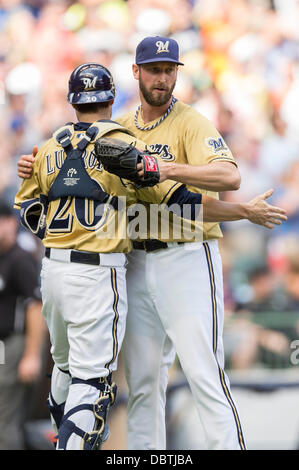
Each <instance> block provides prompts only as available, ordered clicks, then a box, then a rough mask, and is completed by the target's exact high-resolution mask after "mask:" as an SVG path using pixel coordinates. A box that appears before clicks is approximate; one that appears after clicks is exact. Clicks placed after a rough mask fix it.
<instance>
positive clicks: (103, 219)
mask: <svg viewBox="0 0 299 470" xmlns="http://www.w3.org/2000/svg"><path fill="white" fill-rule="evenodd" d="M111 122H112V121H102V122H101V121H98V123H97V124H99V123H100V125H101V126H102V127H104V128H105V126H106V129H107V128H108V127H107V126H110V127H111ZM80 124H81V123H78V124H76V125H73V126H72V137H71V142H72V145H73V147H74V148H75V147H76V145H77V143H78V142H79V141H80V140H81V139H82V138H83V137H84V135H85V132H84V126H83V125H81V127H80ZM83 124H84V123H83ZM113 126H114V130H112V131H110V132H109V134H108V135H106V137H113V138H116V139H120V140H123V141H125V142H127V143H129V144H130V143H132V142H136V146H137V148H138V149H140V150H143V149H144V148H145V144H144V143H143V142H141V141H139V140H138V139H136V138H135V137H133V136H132V135H129V134H127V133H125V132H121V131H120V130H118V129H119V128H120V126H119V124H116V123H114V124H112V127H113ZM87 127H88V125H87V126H86V125H85V129H86V128H87ZM55 134H57V132H56V133H55ZM55 134H54V135H55ZM54 135H53V137H52V138H50V139H49V140H48V141H47V142H45V143H44V145H43V146H42V147H41V148H40V150H39V152H38V153H37V155H36V157H35V163H34V166H33V173H32V176H31V178H30V179H24V180H23V182H22V184H21V187H20V189H19V191H18V193H17V195H16V197H15V204H14V207H15V208H16V209H20V208H21V203H22V202H23V201H27V200H30V199H34V198H38V197H39V196H40V195H41V194H43V195H48V193H49V190H50V188H51V185H52V184H53V182H54V181H55V179H56V177H57V175H58V173H59V170H60V169H61V168H62V165H63V163H64V160H65V158H66V153H65V151H64V150H63V148H62V147H61V146H59V145H58V143H57V141H56V140H55V138H54ZM92 151H93V143H89V144H88V146H87V147H86V150H85V151H84V153H83V155H82V157H81V158H82V159H83V162H84V167H85V169H86V171H87V173H88V175H89V176H90V177H91V178H92V180H94V181H95V182H96V184H97V185H98V188H99V189H100V190H103V191H104V192H105V193H107V194H108V195H111V197H113V196H117V197H121V198H120V200H121V201H122V202H124V204H125V208H127V207H129V206H132V205H134V204H136V202H137V201H140V200H142V201H145V202H148V203H153V204H157V205H158V204H161V203H163V204H164V203H166V202H167V200H168V199H169V198H170V197H171V195H172V194H173V192H174V191H175V190H176V189H177V188H178V187H179V186H180V184H179V183H175V182H173V181H167V182H164V183H161V184H157V185H156V186H154V187H151V188H142V189H139V190H137V189H135V187H134V186H133V184H131V183H130V182H128V181H122V180H121V179H120V178H119V177H117V176H115V175H112V174H110V173H108V172H106V171H105V170H104V169H103V168H102V167H101V165H99V164H98V161H97V160H96V158H95V156H94V155H93V153H92ZM75 176H76V175H73V174H70V177H69V178H68V180H69V181H67V184H69V185H72V184H75V183H76V181H75ZM124 198H125V199H124ZM127 215H128V214H127V210H113V208H112V207H111V206H110V205H109V204H108V203H107V204H106V205H104V207H103V204H102V205H101V206H99V204H98V201H95V200H91V199H87V198H78V197H76V196H64V197H60V198H59V199H55V200H53V201H51V202H50V203H49V207H48V212H47V218H46V225H47V230H46V233H45V237H44V239H43V244H44V246H45V247H51V248H61V249H76V250H82V251H91V252H100V253H110V252H122V253H127V252H129V251H130V250H131V241H130V239H129V237H128V231H127Z"/></svg>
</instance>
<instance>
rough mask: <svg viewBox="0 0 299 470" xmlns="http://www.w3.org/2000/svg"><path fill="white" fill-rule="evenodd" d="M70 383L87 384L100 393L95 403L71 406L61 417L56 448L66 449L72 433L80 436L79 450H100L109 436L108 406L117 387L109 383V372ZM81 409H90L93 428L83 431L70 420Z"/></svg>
mask: <svg viewBox="0 0 299 470" xmlns="http://www.w3.org/2000/svg"><path fill="white" fill-rule="evenodd" d="M72 384H87V385H92V386H94V387H96V388H97V389H98V390H99V391H100V395H99V397H98V399H97V400H96V402H95V403H82V404H80V405H78V406H75V407H74V408H71V409H70V410H69V411H68V412H67V413H66V414H65V415H64V416H63V418H62V422H61V425H60V428H59V433H58V449H59V450H66V449H67V444H68V440H69V439H70V437H71V435H72V434H73V433H74V434H76V435H77V436H79V437H81V445H80V450H100V449H101V446H102V443H103V442H105V441H106V440H107V439H108V437H109V428H108V425H107V422H106V421H107V415H108V412H109V408H110V406H112V405H113V403H114V402H115V397H116V391H117V387H116V385H115V384H114V383H111V374H110V375H109V376H108V377H104V378H100V379H90V380H82V379H78V378H73V379H72ZM83 410H89V411H92V412H93V414H94V417H95V421H94V426H93V429H92V430H90V431H84V430H83V429H81V428H80V426H78V425H77V424H75V423H74V421H72V416H74V415H75V414H76V413H79V412H80V411H83Z"/></svg>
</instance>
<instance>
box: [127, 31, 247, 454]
mask: <svg viewBox="0 0 299 470" xmlns="http://www.w3.org/2000/svg"><path fill="white" fill-rule="evenodd" d="M179 65H183V64H182V63H181V62H180V61H179V50H178V44H177V43H176V41H174V40H173V39H170V38H166V37H147V38H145V39H144V40H143V41H141V42H140V44H139V45H138V46H137V49H136V63H135V64H134V65H133V74H134V77H135V79H136V80H138V82H139V92H140V100H141V105H140V107H139V108H138V109H137V110H136V111H135V112H130V113H128V114H127V115H125V116H124V117H122V118H120V119H118V122H119V123H121V124H122V125H124V126H126V127H127V128H129V129H130V130H131V131H133V132H134V133H135V134H136V136H137V137H138V138H140V139H142V140H143V141H144V142H146V143H147V144H148V146H149V148H151V149H152V150H155V151H158V152H159V155H160V157H161V159H162V162H161V164H160V172H161V175H163V176H165V177H167V178H171V179H173V180H176V181H183V182H184V183H186V184H188V187H189V188H190V187H191V188H192V191H195V192H199V191H200V192H201V193H203V194H208V195H209V196H211V197H214V198H218V191H223V190H234V189H237V188H238V187H239V183H240V177H239V174H238V170H237V165H236V162H235V160H234V158H233V156H232V154H231V152H230V150H229V148H228V146H227V144H226V143H225V141H224V140H223V138H222V137H221V135H220V134H219V133H218V131H217V130H216V129H215V128H214V126H213V125H212V124H211V123H210V122H209V121H208V120H207V119H206V118H205V117H204V116H202V115H201V114H200V113H198V112H197V111H195V110H194V109H193V108H192V107H190V106H188V105H186V104H184V103H182V102H180V101H179V100H177V99H176V98H175V97H174V96H173V94H172V92H173V89H174V87H175V83H176V77H177V71H178V66H179ZM163 163H164V164H163ZM199 188H200V189H199ZM220 237H222V233H221V230H220V228H219V224H218V223H206V224H204V233H203V242H194V243H192V242H190V240H185V239H184V238H181V239H179V240H178V239H175V240H173V239H172V238H167V237H166V238H163V237H161V236H158V237H157V239H158V241H153V240H150V239H149V238H150V237H148V239H144V240H140V241H139V242H134V243H133V250H132V252H131V253H130V254H129V255H128V260H129V264H128V271H127V286H128V317H127V325H126V334H125V338H124V342H123V360H124V365H125V371H126V378H127V381H128V385H129V391H130V392H129V403H128V409H127V416H128V417H127V446H128V448H129V449H165V446H166V431H165V402H166V388H167V382H168V370H169V368H170V366H171V365H172V363H173V360H174V358H175V353H177V356H178V359H179V361H180V364H181V367H182V370H183V372H184V374H185V376H186V378H187V381H188V383H189V385H190V388H191V392H192V395H193V398H194V400H195V404H196V408H197V411H198V414H199V417H200V420H201V422H202V425H203V429H204V432H205V439H206V447H207V449H212V450H216V449H222V450H223V449H245V439H244V436H243V431H242V427H241V422H240V418H239V413H238V410H237V406H236V404H235V401H234V399H233V396H232V393H231V390H230V383H229V379H228V377H227V375H226V374H225V372H224V351H223V341H222V331H223V321H224V304H223V281H222V265H221V257H220V253H219V248H218V239H219V238H220ZM174 242H175V243H174ZM177 242H184V243H182V244H178V243H177Z"/></svg>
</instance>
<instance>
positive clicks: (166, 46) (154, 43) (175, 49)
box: [136, 36, 184, 65]
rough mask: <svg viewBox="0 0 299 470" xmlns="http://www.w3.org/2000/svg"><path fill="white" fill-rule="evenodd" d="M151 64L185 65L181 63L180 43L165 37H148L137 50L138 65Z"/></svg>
mask: <svg viewBox="0 0 299 470" xmlns="http://www.w3.org/2000/svg"><path fill="white" fill-rule="evenodd" d="M151 62H174V63H175V64H178V65H184V64H183V63H182V62H180V61H179V45H178V43H177V42H176V41H175V40H174V39H171V38H166V37H163V36H149V37H146V38H144V39H143V40H142V41H141V42H140V43H139V44H138V46H137V48H136V64H137V65H140V64H148V63H151Z"/></svg>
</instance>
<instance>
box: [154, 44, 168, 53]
mask: <svg viewBox="0 0 299 470" xmlns="http://www.w3.org/2000/svg"><path fill="white" fill-rule="evenodd" d="M156 46H157V52H156V54H160V52H169V50H168V46H169V41H166V42H163V41H157V42H156Z"/></svg>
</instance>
